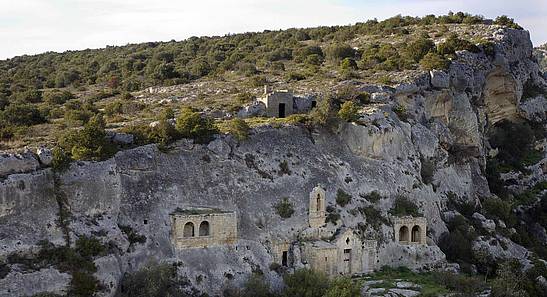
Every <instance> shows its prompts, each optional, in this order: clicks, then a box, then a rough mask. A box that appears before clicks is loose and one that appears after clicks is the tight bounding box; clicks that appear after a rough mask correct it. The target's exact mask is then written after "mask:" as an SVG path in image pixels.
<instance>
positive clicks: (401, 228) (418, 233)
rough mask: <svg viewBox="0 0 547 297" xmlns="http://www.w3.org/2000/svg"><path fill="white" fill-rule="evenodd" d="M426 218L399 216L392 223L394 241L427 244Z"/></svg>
mask: <svg viewBox="0 0 547 297" xmlns="http://www.w3.org/2000/svg"><path fill="white" fill-rule="evenodd" d="M426 226H427V220H426V218H424V217H418V218H415V217H411V216H406V217H400V218H396V219H395V221H394V223H393V228H394V231H395V241H396V242H398V243H400V244H422V245H423V244H427V238H426V232H427V230H426Z"/></svg>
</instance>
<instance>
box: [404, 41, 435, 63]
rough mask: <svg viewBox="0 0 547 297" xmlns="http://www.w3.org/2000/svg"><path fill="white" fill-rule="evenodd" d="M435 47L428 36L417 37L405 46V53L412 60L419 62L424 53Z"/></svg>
mask: <svg viewBox="0 0 547 297" xmlns="http://www.w3.org/2000/svg"><path fill="white" fill-rule="evenodd" d="M433 49H435V43H434V42H433V40H431V39H429V38H419V39H417V40H414V41H412V42H410V43H409V44H408V46H407V48H406V55H407V56H408V57H410V58H411V59H412V60H414V62H419V61H420V60H421V59H422V58H423V57H425V55H427V54H428V53H429V52H431V51H433Z"/></svg>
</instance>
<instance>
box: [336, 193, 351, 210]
mask: <svg viewBox="0 0 547 297" xmlns="http://www.w3.org/2000/svg"><path fill="white" fill-rule="evenodd" d="M350 202H351V195H350V194H348V193H346V192H344V190H342V189H338V191H336V203H337V204H338V205H340V206H342V207H344V206H346V205H347V204H348V203H350Z"/></svg>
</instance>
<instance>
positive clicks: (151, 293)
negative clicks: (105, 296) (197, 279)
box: [118, 264, 203, 297]
mask: <svg viewBox="0 0 547 297" xmlns="http://www.w3.org/2000/svg"><path fill="white" fill-rule="evenodd" d="M190 285H191V284H190V282H189V281H188V280H187V279H185V278H183V277H180V276H178V275H177V269H176V267H175V266H173V265H168V264H154V265H151V266H148V267H144V268H142V269H141V270H139V271H137V272H134V273H132V274H126V275H125V276H124V277H123V279H122V281H121V285H120V289H119V292H118V296H119V297H144V296H146V297H164V296H177V297H190V296H192V297H194V296H203V295H201V294H199V293H198V292H196V291H195V290H191V289H188V288H189V286H190Z"/></svg>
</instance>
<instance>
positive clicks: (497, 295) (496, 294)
mask: <svg viewBox="0 0 547 297" xmlns="http://www.w3.org/2000/svg"><path fill="white" fill-rule="evenodd" d="M497 275H498V278H496V279H495V280H494V281H493V282H492V297H527V296H528V293H526V291H525V290H524V286H523V283H524V281H525V280H526V275H525V274H524V273H522V270H521V264H520V263H519V262H518V260H510V261H507V262H505V263H503V264H501V265H500V267H499V268H498V270H497Z"/></svg>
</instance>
